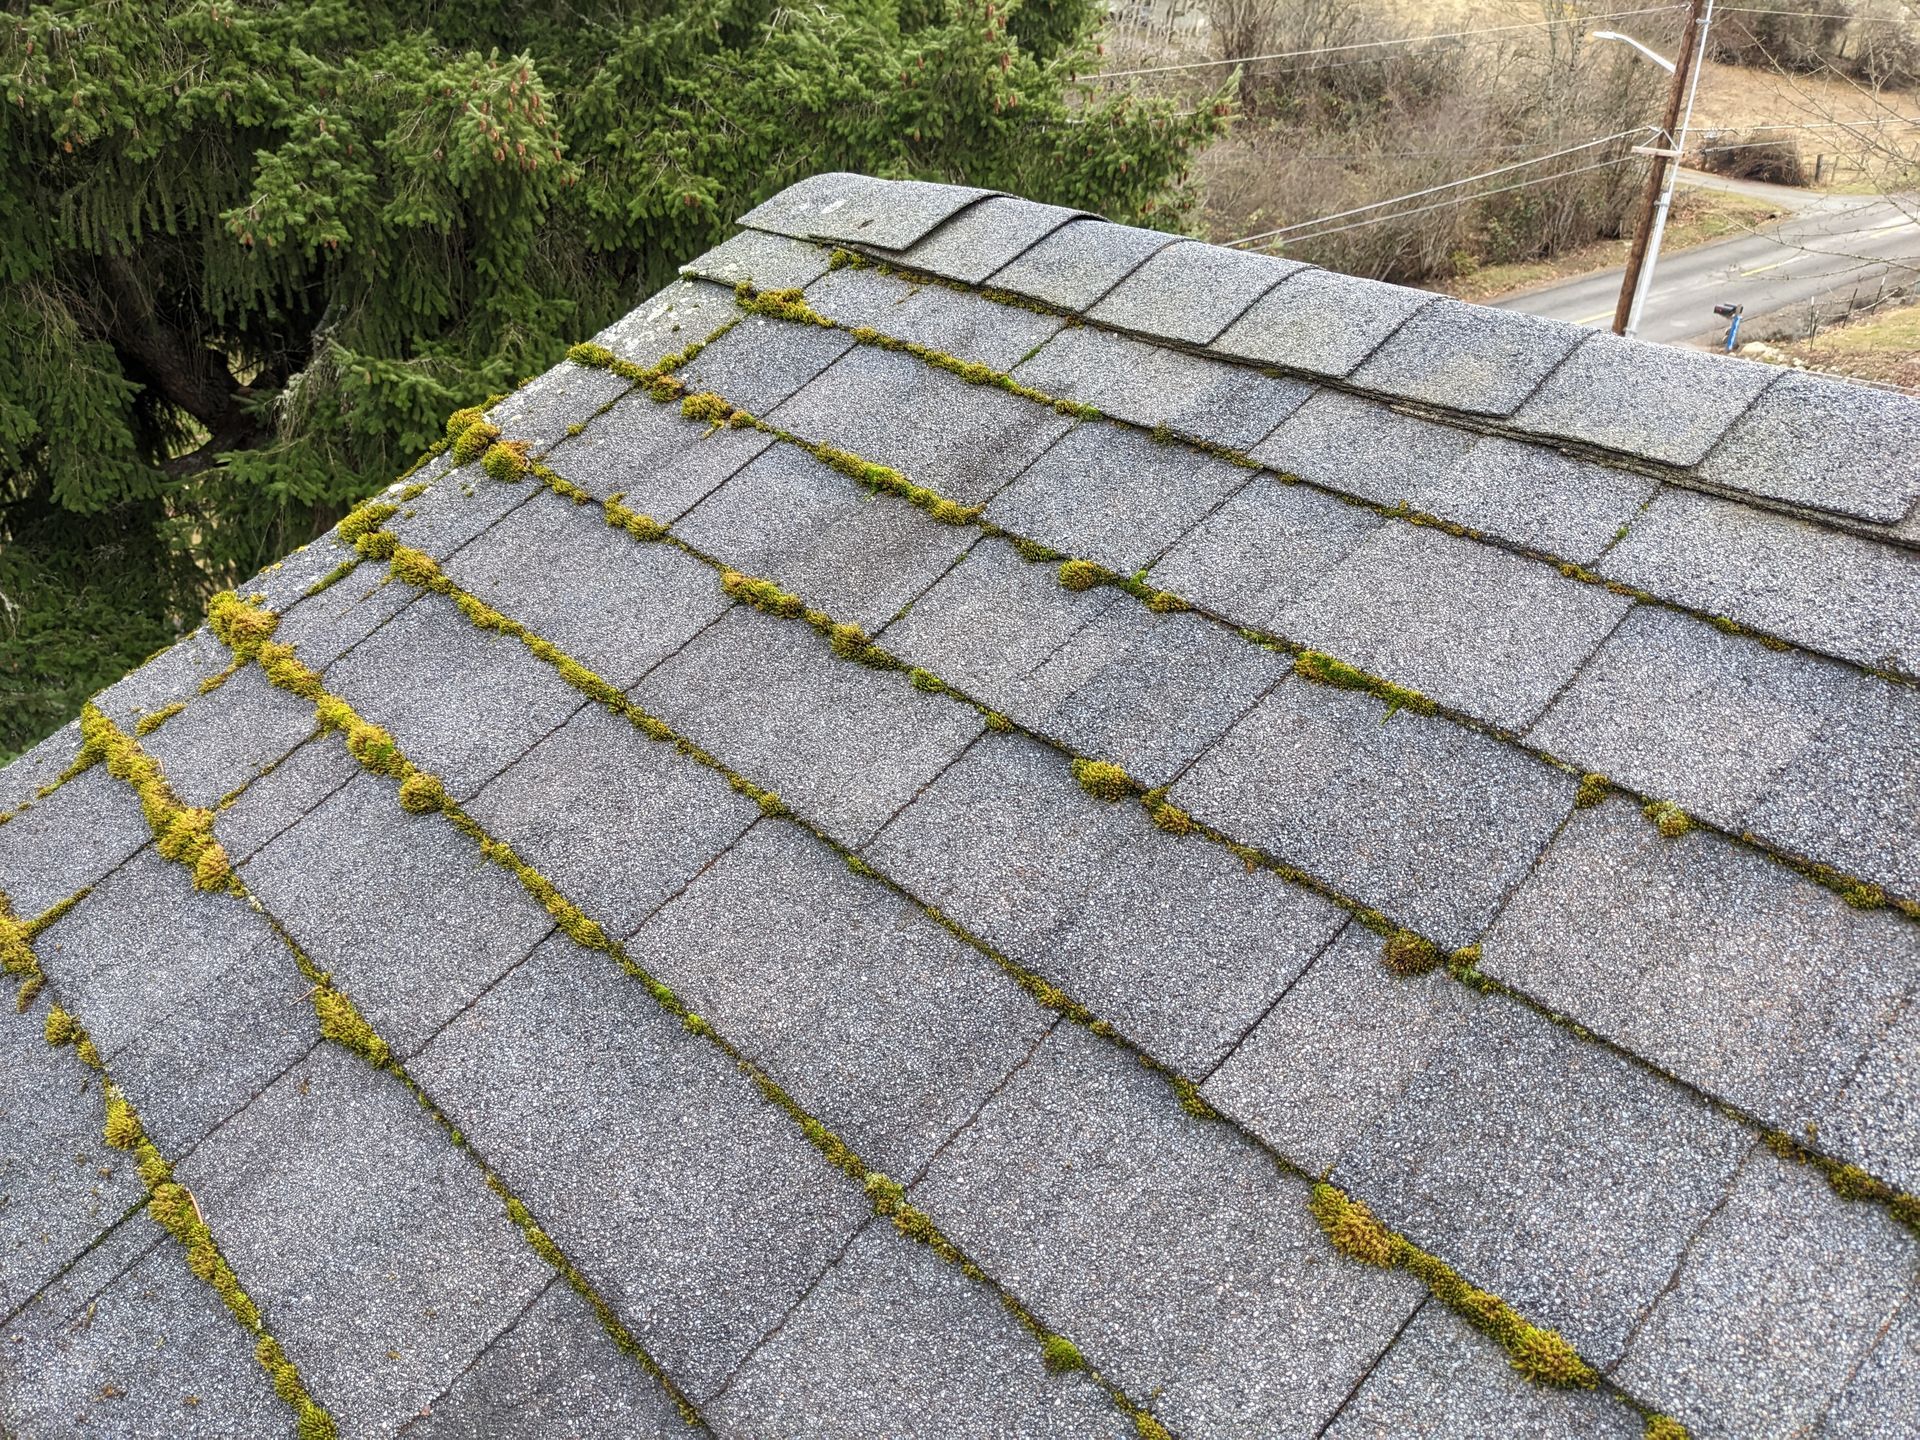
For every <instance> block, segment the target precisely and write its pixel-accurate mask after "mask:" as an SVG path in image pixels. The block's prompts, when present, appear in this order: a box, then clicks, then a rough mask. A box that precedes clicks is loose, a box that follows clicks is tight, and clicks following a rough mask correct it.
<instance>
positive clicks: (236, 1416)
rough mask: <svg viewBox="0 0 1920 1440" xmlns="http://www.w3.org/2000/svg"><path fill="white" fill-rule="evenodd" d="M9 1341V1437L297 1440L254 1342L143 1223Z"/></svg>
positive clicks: (92, 1260)
mask: <svg viewBox="0 0 1920 1440" xmlns="http://www.w3.org/2000/svg"><path fill="white" fill-rule="evenodd" d="M15 1028H17V1027H15ZM129 1168H131V1167H129ZM243 1283H244V1282H243ZM0 1339H3V1340H4V1343H5V1345H6V1362H5V1363H4V1364H0V1426H3V1427H4V1428H5V1429H6V1432H7V1433H8V1434H9V1435H21V1436H29V1435H45V1436H53V1435H87V1436H91V1437H102V1440H144V1437H147V1436H154V1435H166V1436H169V1437H172V1440H231V1437H234V1436H250V1435H269V1434H276V1433H278V1434H290V1433H292V1427H293V1420H294V1416H293V1411H292V1410H291V1409H289V1408H288V1407H287V1406H286V1405H285V1404H284V1403H283V1402H282V1401H281V1400H279V1399H278V1398H277V1397H276V1396H275V1395H274V1393H273V1385H272V1383H271V1382H270V1381H269V1380H268V1378H267V1373H266V1371H264V1370H262V1369H261V1368H260V1366H259V1365H258V1364H257V1363H255V1361H254V1358H253V1341H252V1337H251V1336H249V1335H248V1334H247V1332H246V1331H245V1330H243V1329H242V1328H241V1327H240V1325H239V1323H238V1322H237V1321H236V1320H235V1319H234V1318H233V1316H232V1315H231V1314H230V1313H229V1312H228V1310H227V1307H226V1306H225V1305H223V1304H221V1302H220V1297H219V1296H218V1295H217V1294H215V1293H214V1290H213V1287H212V1286H210V1285H207V1284H206V1283H204V1282H203V1281H200V1280H197V1279H195V1278H194V1276H193V1273H192V1272H191V1271H190V1270H188V1269H187V1260H186V1253H185V1252H184V1251H183V1250H182V1249H181V1248H180V1247H179V1246H178V1245H176V1244H174V1242H173V1241H172V1240H169V1239H168V1238H167V1237H166V1236H165V1234H164V1233H162V1231H161V1230H160V1227H159V1226H157V1225H153V1224H150V1223H148V1221H147V1220H146V1219H145V1218H144V1217H139V1218H136V1219H134V1220H131V1221H129V1222H128V1223H127V1224H125V1225H123V1226H121V1228H120V1229H119V1230H118V1231H117V1232H115V1233H114V1234H113V1235H111V1236H109V1237H108V1238H107V1239H106V1241H105V1242H104V1243H102V1244H101V1245H100V1247H99V1248H98V1249H96V1250H94V1251H93V1252H92V1253H91V1254H89V1255H86V1256H84V1257H82V1258H81V1259H80V1261H79V1262H78V1263H77V1264H75V1266H74V1267H73V1269H71V1270H69V1271H68V1272H67V1273H66V1274H65V1275H62V1276H61V1277H60V1278H59V1280H58V1281H57V1282H55V1283H54V1284H53V1285H52V1286H51V1287H50V1288H49V1289H48V1290H47V1291H46V1292H45V1293H44V1294H42V1295H41V1296H40V1297H39V1299H37V1300H35V1301H34V1303H33V1304H32V1306H30V1307H29V1308H28V1309H27V1310H26V1312H25V1313H23V1314H21V1315H20V1316H18V1317H17V1318H15V1319H14V1320H13V1321H12V1322H11V1323H10V1324H8V1326H7V1327H6V1330H5V1333H4V1336H0Z"/></svg>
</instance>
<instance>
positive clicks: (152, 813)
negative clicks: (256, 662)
mask: <svg viewBox="0 0 1920 1440" xmlns="http://www.w3.org/2000/svg"><path fill="white" fill-rule="evenodd" d="M243 608H244V607H243ZM256 613H264V612H256ZM237 614H238V612H229V618H233V617H234V616H235V615H237ZM267 633H269V634H271V633H272V632H271V631H268V632H267ZM255 643H257V642H255ZM80 735H81V739H82V741H83V743H84V744H85V746H86V749H87V750H88V751H89V752H90V753H92V754H93V755H95V756H96V757H98V758H99V759H100V760H101V761H102V762H103V763H104V764H105V765H106V767H107V771H108V773H109V774H111V775H112V776H113V777H114V778H115V779H116V780H121V781H124V782H125V783H126V784H127V785H128V786H130V787H131V788H132V789H133V792H134V794H135V795H136V796H138V797H139V800H140V810H141V813H142V814H143V815H144V816H145V817H146V821H147V828H148V829H149V830H151V831H152V832H153V838H154V847H155V848H156V849H157V850H158V851H159V852H160V854H161V855H162V856H163V857H164V858H166V859H168V860H172V861H175V862H177V863H179V864H181V865H184V866H186V867H187V869H189V870H190V871H192V872H193V883H194V884H195V885H196V886H198V887H199V888H200V889H202V890H218V889H220V888H221V887H222V886H224V885H225V884H226V883H227V881H228V879H229V877H230V876H231V875H232V874H233V867H232V866H231V865H230V864H229V863H228V860H227V852H226V850H225V849H224V848H222V846H221V844H220V842H219V841H218V840H216V839H214V838H213V812H212V811H211V810H206V809H202V808H199V807H197V806H191V805H188V804H186V803H185V802H184V801H182V800H181V799H180V797H179V796H178V795H176V794H174V793H173V787H172V786H170V785H168V784H167V781H166V777H165V776H164V775H162V774H161V772H160V766H159V763H158V762H157V761H155V760H154V759H153V757H152V756H150V755H148V754H147V753H146V752H145V751H144V750H142V749H141V748H140V743H139V741H137V740H135V739H134V738H133V737H132V736H131V735H129V734H127V732H126V731H124V730H122V729H121V728H120V727H119V726H118V725H115V724H114V723H113V721H111V720H109V719H108V718H107V717H106V715H105V713H104V712H102V711H101V710H100V708H99V707H98V706H96V705H93V704H91V703H89V704H88V705H87V706H86V708H84V709H83V710H82V711H81V712H80Z"/></svg>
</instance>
